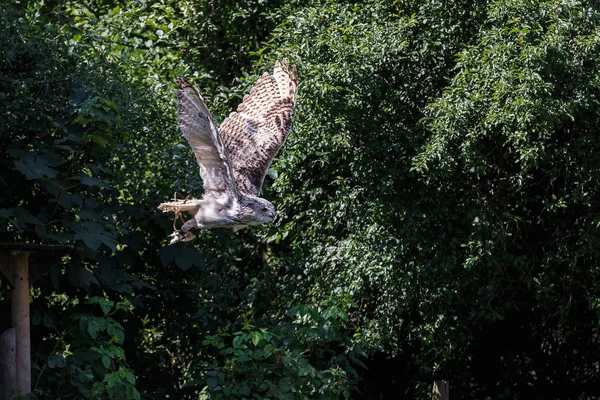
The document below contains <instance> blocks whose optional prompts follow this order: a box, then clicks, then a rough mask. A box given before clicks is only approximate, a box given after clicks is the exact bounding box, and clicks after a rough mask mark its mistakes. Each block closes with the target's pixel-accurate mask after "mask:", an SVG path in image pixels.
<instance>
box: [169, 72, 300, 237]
mask: <svg viewBox="0 0 600 400" xmlns="http://www.w3.org/2000/svg"><path fill="white" fill-rule="evenodd" d="M177 83H178V84H179V85H180V86H181V89H179V90H178V91H177V98H178V102H179V107H178V113H179V118H178V124H179V127H180V129H181V131H182V133H183V135H184V136H185V138H186V139H187V141H188V143H189V144H190V146H191V148H192V150H193V151H194V154H195V156H196V161H197V162H198V165H199V166H200V176H201V178H202V180H203V184H204V196H203V197H202V199H191V200H184V201H174V202H168V203H162V204H161V205H160V206H159V209H161V210H163V211H165V212H169V211H172V212H175V213H176V215H180V213H181V211H188V212H190V213H191V214H193V215H194V218H192V219H190V220H189V221H187V222H186V223H184V224H183V226H182V227H181V229H179V230H178V229H176V230H175V232H173V234H172V235H171V237H172V238H173V239H172V241H171V243H175V242H177V241H180V240H191V239H193V234H192V233H191V232H192V231H193V230H194V229H202V228H215V227H233V228H240V227H243V226H246V225H253V224H262V223H268V222H271V221H272V220H273V218H274V217H275V210H274V207H273V205H272V204H271V203H270V202H268V201H267V200H265V199H262V198H260V197H259V195H260V191H261V187H262V184H263V181H264V178H265V175H266V173H267V169H268V168H269V166H270V165H271V162H272V161H273V158H274V157H275V155H276V154H277V152H278V151H279V149H280V148H281V146H282V145H283V143H284V141H285V139H286V138H287V136H288V134H289V132H290V128H291V121H292V115H293V113H294V106H295V103H296V92H297V88H298V75H297V72H296V67H295V66H292V68H291V69H289V68H288V66H287V64H286V62H285V60H283V61H277V62H276V63H275V66H274V69H273V74H268V73H266V72H265V73H264V74H263V76H262V77H261V78H260V79H259V80H258V82H257V83H256V85H255V86H254V87H253V88H252V90H251V91H250V93H249V94H247V95H246V96H244V99H243V101H242V103H241V104H240V105H239V107H238V109H237V112H232V113H231V114H230V115H229V117H227V118H226V119H225V120H224V121H223V123H222V124H221V126H220V128H219V129H217V127H216V124H215V122H214V118H213V117H212V115H211V113H210V111H209V110H208V108H207V107H206V104H205V103H204V100H203V98H202V95H201V93H200V91H199V90H198V88H197V87H192V86H191V85H190V84H189V83H188V82H187V81H185V80H184V79H178V80H177Z"/></svg>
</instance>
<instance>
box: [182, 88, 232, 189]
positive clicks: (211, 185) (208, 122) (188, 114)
mask: <svg viewBox="0 0 600 400" xmlns="http://www.w3.org/2000/svg"><path fill="white" fill-rule="evenodd" d="M176 82H177V83H178V84H179V85H180V86H181V89H178V90H177V99H178V102H179V105H178V119H177V122H178V124H179V128H180V129H181V132H183V136H185V138H186V139H187V141H188V143H189V144H190V146H191V148H192V150H193V151H194V154H195V155H196V161H197V162H198V165H199V166H200V177H201V178H202V181H203V183H204V192H205V193H206V192H210V191H216V192H226V193H227V194H229V195H230V196H231V197H233V198H237V197H238V196H237V189H236V187H235V182H234V178H233V173H232V169H231V166H230V165H229V161H228V158H227V153H226V152H225V151H224V147H223V144H222V142H221V139H220V138H219V133H218V131H217V126H216V124H215V121H214V119H213V117H212V115H211V113H210V111H209V110H208V107H206V104H204V100H203V99H202V95H201V94H200V91H199V90H198V88H197V87H192V86H191V85H190V83H189V82H187V81H186V80H185V79H183V78H178V79H177V81H176Z"/></svg>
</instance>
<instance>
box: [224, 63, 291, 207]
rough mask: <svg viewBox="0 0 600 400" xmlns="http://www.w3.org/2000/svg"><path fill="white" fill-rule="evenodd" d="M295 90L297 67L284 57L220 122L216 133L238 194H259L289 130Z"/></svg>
mask: <svg viewBox="0 0 600 400" xmlns="http://www.w3.org/2000/svg"><path fill="white" fill-rule="evenodd" d="M297 89H298V73H297V71H296V66H292V68H291V69H290V68H288V66H287V63H286V61H285V60H282V61H277V62H276V63H275V66H274V69H273V74H272V75H271V74H268V73H266V72H265V73H264V74H263V75H262V77H261V78H260V79H259V80H258V82H257V83H256V85H255V86H254V87H253V88H252V90H251V91H250V93H249V94H247V95H246V96H244V99H243V101H242V103H241V104H240V105H239V107H238V109H237V112H232V113H231V114H230V115H229V117H228V118H227V119H225V120H224V121H223V123H222V124H221V126H220V128H219V134H220V136H221V139H222V140H223V145H224V146H225V150H226V153H227V156H228V158H229V163H230V165H231V168H232V170H233V174H234V180H235V184H236V187H237V189H238V191H239V192H240V193H241V194H245V195H251V196H259V195H260V191H261V188H262V184H263V181H264V179H265V175H266V173H267V170H268V168H269V166H270V165H271V162H272V161H273V159H274V158H275V156H276V155H277V153H278V152H279V149H280V148H281V146H282V145H283V143H284V142H285V139H286V138H287V136H288V134H289V132H290V129H291V122H292V116H293V114H294V108H295V105H296V93H297Z"/></svg>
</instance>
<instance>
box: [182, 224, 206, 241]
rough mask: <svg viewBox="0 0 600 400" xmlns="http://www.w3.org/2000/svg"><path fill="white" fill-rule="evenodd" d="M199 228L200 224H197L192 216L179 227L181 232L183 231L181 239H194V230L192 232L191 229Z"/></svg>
mask: <svg viewBox="0 0 600 400" xmlns="http://www.w3.org/2000/svg"><path fill="white" fill-rule="evenodd" d="M200 228H202V226H201V225H200V224H198V221H196V218H192V219H190V220H189V221H187V222H186V223H185V224H183V226H182V227H181V232H183V241H184V242H189V241H191V240H194V239H195V238H196V235H195V234H194V232H192V230H195V229H200Z"/></svg>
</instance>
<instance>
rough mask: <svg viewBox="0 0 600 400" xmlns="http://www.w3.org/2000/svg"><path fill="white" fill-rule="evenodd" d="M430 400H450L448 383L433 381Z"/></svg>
mask: <svg viewBox="0 0 600 400" xmlns="http://www.w3.org/2000/svg"><path fill="white" fill-rule="evenodd" d="M431 399H432V400H450V385H449V384H448V381H434V382H433V390H432V392H431Z"/></svg>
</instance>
